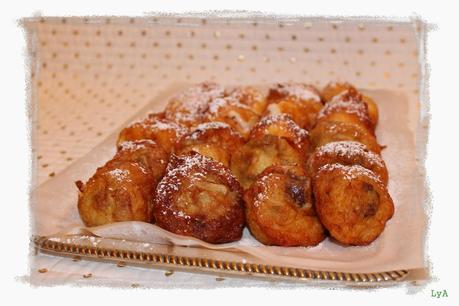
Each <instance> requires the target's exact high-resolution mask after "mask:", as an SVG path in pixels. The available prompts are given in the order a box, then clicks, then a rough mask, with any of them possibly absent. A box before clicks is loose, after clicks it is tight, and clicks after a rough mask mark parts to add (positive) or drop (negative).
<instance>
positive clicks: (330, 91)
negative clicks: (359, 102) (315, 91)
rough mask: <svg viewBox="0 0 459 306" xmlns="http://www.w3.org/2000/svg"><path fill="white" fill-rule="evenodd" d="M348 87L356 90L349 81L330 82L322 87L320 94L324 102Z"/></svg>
mask: <svg viewBox="0 0 459 306" xmlns="http://www.w3.org/2000/svg"><path fill="white" fill-rule="evenodd" d="M349 89H353V90H354V91H357V89H356V88H355V87H354V86H353V85H352V84H350V83H347V82H342V83H340V82H330V83H328V84H327V85H326V86H325V87H324V88H323V89H322V92H321V96H322V99H323V100H324V101H325V102H328V101H331V100H332V99H333V97H335V96H337V95H339V94H340V93H342V92H343V91H346V90H349Z"/></svg>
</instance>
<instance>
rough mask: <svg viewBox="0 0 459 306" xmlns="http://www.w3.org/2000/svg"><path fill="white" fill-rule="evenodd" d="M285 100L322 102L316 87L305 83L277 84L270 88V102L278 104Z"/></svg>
mask: <svg viewBox="0 0 459 306" xmlns="http://www.w3.org/2000/svg"><path fill="white" fill-rule="evenodd" d="M285 99H294V100H298V101H301V102H308V101H315V102H321V98H320V92H319V90H317V88H316V87H314V86H313V85H309V84H304V83H294V82H290V83H289V82H287V83H277V84H275V85H273V86H271V87H270V88H269V94H268V100H269V102H270V103H276V102H279V101H282V100H285Z"/></svg>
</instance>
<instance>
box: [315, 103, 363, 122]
mask: <svg viewBox="0 0 459 306" xmlns="http://www.w3.org/2000/svg"><path fill="white" fill-rule="evenodd" d="M335 112H346V113H348V114H354V115H356V116H357V117H359V118H360V119H361V120H362V121H367V120H369V118H368V109H367V108H366V105H365V104H364V103H360V102H354V101H344V100H333V101H331V102H329V103H327V104H326V105H325V107H324V108H322V109H321V110H320V112H319V114H318V116H317V119H320V118H323V117H325V116H327V115H329V114H331V113H335Z"/></svg>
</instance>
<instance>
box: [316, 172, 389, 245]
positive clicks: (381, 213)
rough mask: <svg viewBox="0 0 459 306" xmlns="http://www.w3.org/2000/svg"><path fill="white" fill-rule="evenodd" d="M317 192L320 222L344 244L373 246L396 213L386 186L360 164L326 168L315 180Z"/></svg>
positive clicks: (317, 208)
mask: <svg viewBox="0 0 459 306" xmlns="http://www.w3.org/2000/svg"><path fill="white" fill-rule="evenodd" d="M313 191H314V197H315V201H316V210H317V214H318V216H319V218H320V221H321V222H322V224H323V225H324V226H325V228H326V229H327V230H328V231H329V233H330V235H331V236H332V237H333V238H335V239H336V240H337V241H339V242H341V243H344V244H350V245H367V244H369V243H371V242H372V241H374V240H375V239H376V238H377V237H378V236H379V235H380V234H381V233H382V231H383V230H384V227H385V224H386V222H387V221H388V220H389V219H390V218H392V215H393V213H394V204H393V202H392V199H391V197H390V195H389V193H388V192H387V189H386V187H385V186H384V184H383V183H382V182H381V181H380V180H379V179H378V177H377V176H376V175H374V173H373V172H371V171H370V170H368V169H365V168H363V167H361V166H359V165H354V166H343V165H340V164H331V165H330V164H329V165H325V166H323V167H322V168H320V170H319V172H318V173H317V175H316V177H315V179H314V182H313Z"/></svg>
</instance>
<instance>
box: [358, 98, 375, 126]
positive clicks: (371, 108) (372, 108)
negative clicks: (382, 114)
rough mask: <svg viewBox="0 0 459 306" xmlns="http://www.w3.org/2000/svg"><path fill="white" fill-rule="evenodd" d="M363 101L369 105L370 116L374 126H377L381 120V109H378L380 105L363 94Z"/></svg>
mask: <svg viewBox="0 0 459 306" xmlns="http://www.w3.org/2000/svg"><path fill="white" fill-rule="evenodd" d="M362 99H363V102H365V104H366V105H367V108H368V116H369V117H370V120H371V123H372V124H373V126H376V125H377V124H378V121H379V111H378V105H376V102H375V101H374V100H373V99H372V98H370V97H368V96H364V95H362Z"/></svg>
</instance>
